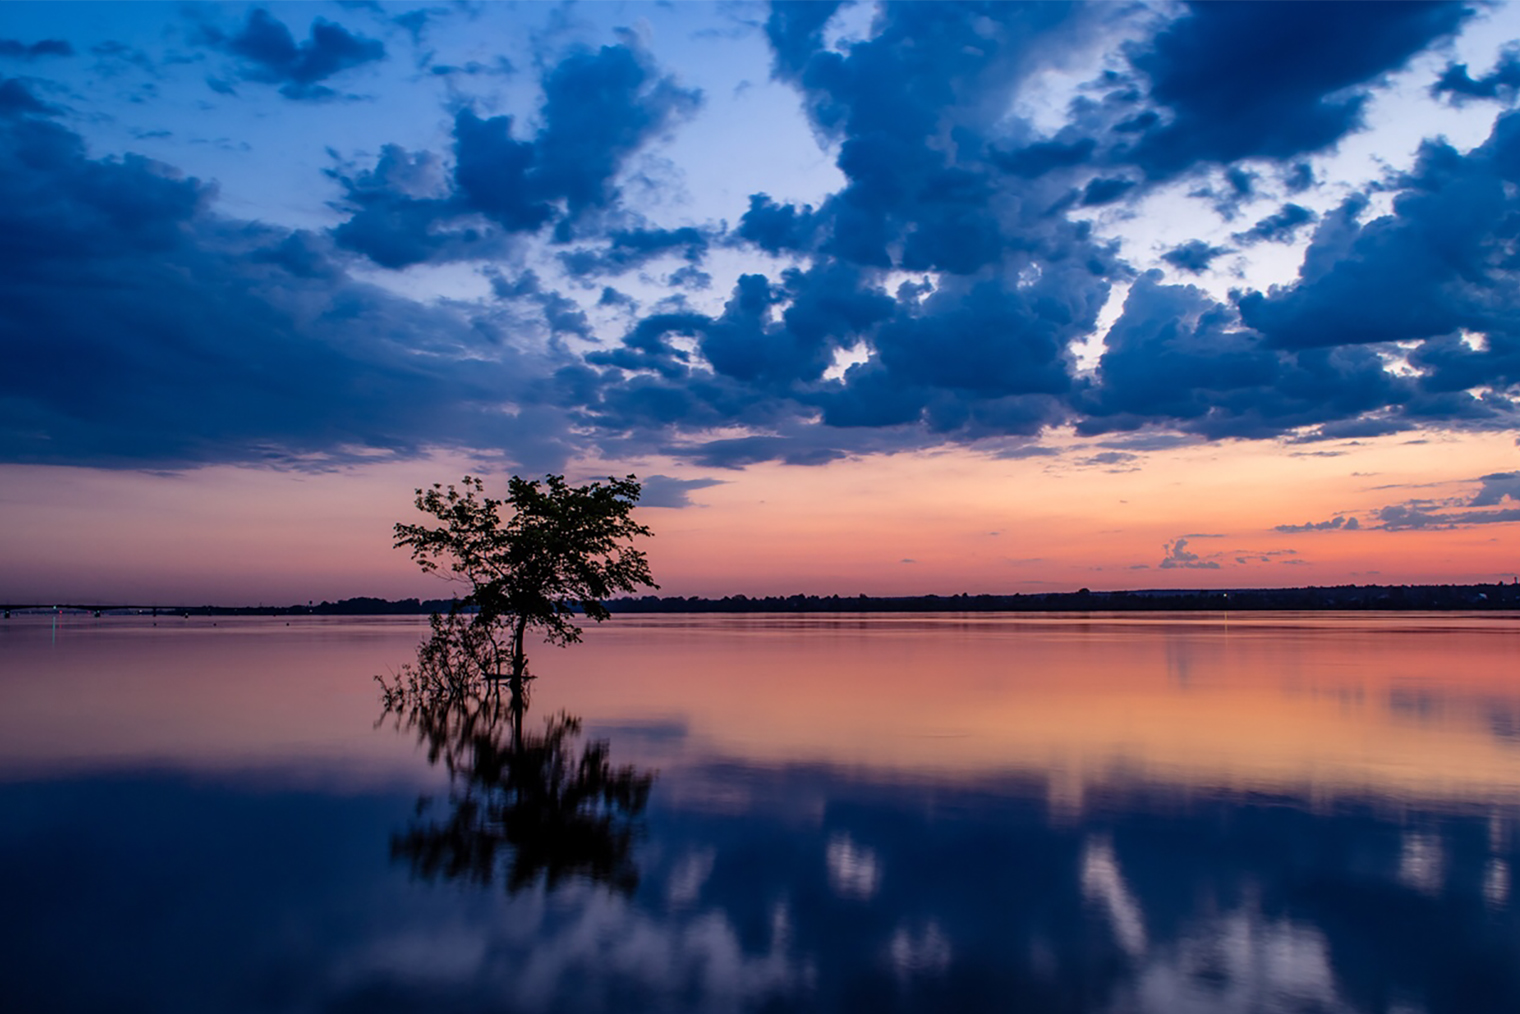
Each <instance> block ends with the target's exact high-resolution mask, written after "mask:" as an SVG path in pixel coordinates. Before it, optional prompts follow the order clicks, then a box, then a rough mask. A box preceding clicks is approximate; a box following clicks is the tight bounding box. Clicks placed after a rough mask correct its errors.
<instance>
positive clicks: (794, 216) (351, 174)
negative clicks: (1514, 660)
mask: <svg viewBox="0 0 1520 1014" xmlns="http://www.w3.org/2000/svg"><path fill="white" fill-rule="evenodd" d="M1517 40H1520V9H1517V8H1516V7H1514V6H1510V5H1480V4H1471V3H1419V2H1402V3H1390V4H1382V3H1373V2H1354V3H1346V4H1333V3H1294V4H1276V3H1264V4H1252V3H1231V4H1207V3H1205V4H1196V5H1189V4H1171V3H1125V2H1105V3H1087V4H1084V3H1073V4H1065V3H1054V2H1050V3H1032V4H1017V3H965V4H961V3H929V4H912V3H842V4H841V3H832V2H819V3H801V4H793V3H772V4H761V3H746V2H722V3H711V4H707V3H678V4H646V3H611V2H608V3H579V4H556V3H528V4H511V3H484V4H480V3H460V4H423V5H417V4H404V3H398V4H374V3H293V4H283V3H274V4H240V3H220V4H212V5H192V4H183V3H172V4H151V3H133V2H121V3H102V4H94V3H70V4H55V3H38V4H31V3H7V4H4V5H0V364H3V365H0V562H3V563H0V600H7V601H51V600H64V601H101V602H107V601H109V602H139V603H140V602H166V603H167V602H174V603H182V604H189V603H200V602H208V603H219V604H244V603H249V604H257V603H259V602H264V603H279V604H288V603H291V602H296V601H305V600H308V599H313V600H320V599H324V598H327V599H335V598H341V597H347V596H351V595H383V596H386V597H392V598H395V597H403V596H411V595H417V596H421V597H446V596H447V595H449V594H450V593H451V591H452V589H451V587H450V586H448V585H446V584H443V583H440V581H439V579H437V578H435V577H429V576H426V575H422V574H421V573H419V572H418V571H417V570H416V569H415V566H414V565H413V564H412V563H411V562H410V560H409V559H408V558H407V556H406V554H405V553H404V552H401V551H398V550H396V549H394V548H393V547H392V544H391V543H392V533H391V526H392V525H393V524H394V523H395V522H397V521H402V520H408V521H409V520H413V519H414V518H420V515H416V513H415V511H414V509H413V507H412V494H413V490H414V489H415V488H416V487H418V486H424V485H431V484H432V483H434V482H445V483H447V482H450V481H458V479H459V478H460V477H461V476H463V475H465V474H471V475H481V476H484V477H485V478H486V480H487V482H488V483H490V484H493V485H494V486H495V488H497V489H498V490H499V489H502V488H503V487H504V485H505V478H506V477H507V476H508V475H511V474H520V475H529V476H532V475H543V474H546V473H562V474H565V475H566V476H567V477H569V478H570V479H571V480H572V481H577V482H579V481H587V480H591V479H594V478H597V477H601V476H607V475H625V474H629V473H632V474H636V475H637V476H639V477H640V479H641V480H643V481H644V483H645V487H644V498H643V501H642V503H643V506H641V507H640V508H639V515H640V518H641V520H643V521H644V522H645V523H647V524H649V525H650V526H651V527H652V528H653V530H654V532H655V537H654V538H653V539H652V540H650V541H649V542H648V543H647V544H646V546H645V548H647V550H648V552H649V555H650V562H651V566H652V569H653V571H654V575H655V578H656V580H657V581H659V583H660V585H661V589H660V590H661V593H663V594H679V595H723V594H736V593H743V594H749V595H767V594H792V593H796V592H802V593H810V594H825V595H827V594H841V595H855V594H860V593H866V594H880V595H891V594H922V593H931V592H932V593H938V594H956V593H959V592H971V593H981V592H992V593H1012V592H1037V591H1060V590H1074V589H1077V588H1079V587H1090V588H1093V589H1121V588H1210V587H1219V588H1230V587H1277V586H1296V585H1308V584H1320V585H1326V584H1347V583H1356V584H1368V583H1380V584H1390V583H1391V584H1398V583H1445V582H1484V581H1495V580H1505V581H1508V580H1512V579H1514V577H1515V575H1516V571H1517V570H1520V552H1517V550H1520V441H1517V433H1520V412H1517V405H1516V401H1515V399H1516V397H1517V396H1520V299H1517V295H1520V284H1517V283H1520V246H1517V242H1520V113H1516V112H1515V111H1514V105H1515V99H1516V95H1517V91H1520V41H1517Z"/></svg>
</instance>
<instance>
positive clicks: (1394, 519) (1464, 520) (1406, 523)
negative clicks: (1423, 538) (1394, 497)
mask: <svg viewBox="0 0 1520 1014" xmlns="http://www.w3.org/2000/svg"><path fill="white" fill-rule="evenodd" d="M1377 516H1378V520H1380V521H1382V522H1383V525H1382V527H1384V528H1386V529H1388V530H1389V531H1395V532H1398V531H1410V530H1414V529H1431V528H1435V529H1439V528H1467V527H1469V526H1472V525H1493V524H1507V523H1509V522H1512V521H1520V507H1511V508H1506V509H1504V510H1494V511H1440V510H1435V511H1433V510H1428V509H1426V508H1425V507H1424V506H1423V505H1421V504H1420V503H1418V502H1411V503H1408V504H1393V505H1390V506H1388V507H1384V508H1383V509H1382V510H1380V511H1378V512H1377Z"/></svg>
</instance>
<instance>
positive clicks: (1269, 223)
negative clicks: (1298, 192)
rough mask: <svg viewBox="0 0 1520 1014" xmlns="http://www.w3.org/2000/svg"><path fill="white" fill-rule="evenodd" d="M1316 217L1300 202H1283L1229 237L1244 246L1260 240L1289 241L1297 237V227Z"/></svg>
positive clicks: (1316, 216)
mask: <svg viewBox="0 0 1520 1014" xmlns="http://www.w3.org/2000/svg"><path fill="white" fill-rule="evenodd" d="M1318 217H1319V216H1318V215H1316V214H1315V213H1314V212H1312V211H1310V210H1309V209H1308V208H1306V207H1304V206H1303V205H1301V204H1284V205H1283V206H1282V207H1281V208H1279V209H1278V210H1277V211H1275V212H1273V213H1272V214H1270V215H1268V216H1267V217H1266V218H1263V219H1261V220H1260V221H1259V222H1257V223H1256V224H1255V225H1253V226H1251V228H1249V229H1246V230H1245V231H1244V232H1237V233H1234V234H1233V235H1232V236H1231V237H1230V238H1231V239H1233V240H1235V242H1237V243H1243V244H1245V245H1246V246H1250V245H1252V244H1253V243H1261V242H1267V243H1291V242H1293V240H1294V239H1295V238H1297V235H1298V230H1299V229H1301V228H1302V227H1304V226H1306V225H1308V224H1309V223H1310V222H1313V221H1314V220H1315V219H1316V218H1318Z"/></svg>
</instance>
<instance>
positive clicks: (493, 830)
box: [385, 684, 654, 894]
mask: <svg viewBox="0 0 1520 1014" xmlns="http://www.w3.org/2000/svg"><path fill="white" fill-rule="evenodd" d="M385 711H386V716H387V717H392V718H394V719H395V721H396V725H397V728H398V729H402V730H409V731H413V732H415V733H416V735H417V738H418V741H419V742H420V743H423V744H425V745H426V747H427V753H428V763H429V764H438V763H440V762H441V763H442V764H443V765H444V767H445V769H446V770H447V771H448V774H449V796H448V812H447V814H445V815H443V816H442V817H441V819H430V817H429V810H430V809H432V808H433V807H434V805H435V804H434V803H433V801H431V800H430V799H429V798H428V797H426V796H424V797H422V798H420V799H419V800H418V803H417V817H416V818H415V819H414V820H413V821H412V822H411V823H410V824H409V825H408V826H407V828H406V829H405V830H404V831H401V832H398V833H396V834H394V835H392V837H391V857H392V859H394V860H396V861H400V860H403V859H404V860H406V861H408V862H409V863H410V864H411V867H412V870H413V872H414V873H415V874H417V875H419V876H422V877H424V878H426V879H429V880H433V879H438V878H443V879H445V880H463V881H466V882H469V883H476V884H488V883H491V882H492V881H493V880H494V879H495V877H496V876H497V873H498V869H500V870H501V873H502V874H503V875H504V877H505V882H506V887H507V890H508V891H509V892H514V893H515V892H517V891H520V890H522V889H523V888H525V887H531V886H532V885H534V884H536V883H537V882H538V880H539V878H540V877H541V876H542V877H543V879H544V880H545V882H546V884H547V886H548V887H549V888H551V889H552V888H553V887H555V886H556V885H557V884H559V883H561V882H562V881H565V880H567V879H573V878H577V877H586V878H589V879H591V880H593V881H596V882H598V883H603V884H606V885H608V886H609V887H610V888H611V889H612V890H614V891H618V892H621V893H624V894H631V893H632V892H633V890H634V888H635V887H637V886H638V881H639V871H638V867H637V865H636V864H635V863H634V861H633V857H632V846H633V842H634V839H635V837H636V834H637V832H638V830H639V824H640V817H641V815H642V813H643V811H644V807H645V805H646V803H647V802H648V799H649V790H650V787H651V786H652V784H653V782H654V774H653V773H652V772H645V771H640V770H639V769H637V768H635V767H634V766H632V765H624V766H621V767H615V766H613V764H612V761H611V759H610V753H609V748H608V744H607V742H606V741H605V740H591V741H589V742H587V741H583V740H582V738H581V721H580V719H579V718H576V717H574V716H572V715H568V714H565V713H563V712H562V713H560V714H557V715H554V716H552V717H550V718H548V719H547V720H546V721H545V723H544V726H543V729H542V730H541V731H532V730H524V727H523V725H524V718H525V714H526V711H527V700H526V694H524V693H522V692H518V693H513V694H508V695H506V696H505V698H504V697H503V695H501V694H499V693H498V692H496V690H495V689H494V688H492V689H487V690H475V689H466V688H461V687H459V686H458V685H455V686H453V687H449V688H443V687H437V686H435V687H433V688H432V689H431V692H417V688H416V685H415V684H413V692H410V693H408V692H392V688H387V693H386V695H385Z"/></svg>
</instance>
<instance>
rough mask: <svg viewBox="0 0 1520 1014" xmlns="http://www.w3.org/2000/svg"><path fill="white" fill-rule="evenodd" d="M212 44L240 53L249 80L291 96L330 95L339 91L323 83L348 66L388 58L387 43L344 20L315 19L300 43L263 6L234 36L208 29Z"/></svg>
mask: <svg viewBox="0 0 1520 1014" xmlns="http://www.w3.org/2000/svg"><path fill="white" fill-rule="evenodd" d="M204 32H205V37H206V39H207V41H209V42H210V43H211V44H212V45H215V46H217V47H218V48H220V49H223V50H225V51H226V52H228V53H230V54H232V55H233V56H235V57H238V58H239V60H240V61H241V65H242V70H241V73H242V76H243V78H244V79H245V80H249V81H260V82H263V83H266V84H275V85H279V86H280V94H281V95H284V96H285V97H286V98H288V99H305V100H314V99H327V98H332V97H333V96H334V95H335V94H336V93H335V92H334V91H333V90H332V89H331V88H329V87H327V86H326V85H324V84H323V83H322V82H324V81H326V80H327V79H328V78H330V77H333V76H334V75H336V74H339V73H341V72H343V71H346V70H352V69H353V68H355V67H360V66H363V65H364V64H366V63H373V62H375V61H378V60H383V59H385V45H384V44H383V43H381V42H380V41H378V40H376V39H366V38H364V37H363V36H360V35H354V34H352V33H350V32H349V31H348V29H346V28H344V27H343V26H342V25H338V24H334V23H333V22H331V21H328V20H326V19H324V18H317V19H316V20H314V21H313V22H312V25H311V37H310V38H309V39H307V40H306V41H304V42H301V43H297V42H296V40H295V36H294V35H292V34H291V31H290V29H289V28H288V27H286V25H285V23H284V22H282V21H280V20H279V19H278V18H276V17H274V16H273V15H272V14H270V13H269V12H268V11H266V10H264V9H263V8H260V7H256V8H254V9H253V10H252V11H250V12H249V14H248V20H247V21H246V22H245V23H244V24H243V27H242V28H241V29H239V30H238V31H237V32H236V33H234V34H232V35H226V34H224V33H222V32H221V31H219V30H217V29H215V28H210V27H208V28H205V29H204Z"/></svg>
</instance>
